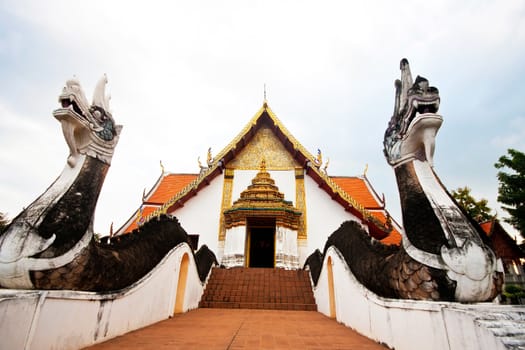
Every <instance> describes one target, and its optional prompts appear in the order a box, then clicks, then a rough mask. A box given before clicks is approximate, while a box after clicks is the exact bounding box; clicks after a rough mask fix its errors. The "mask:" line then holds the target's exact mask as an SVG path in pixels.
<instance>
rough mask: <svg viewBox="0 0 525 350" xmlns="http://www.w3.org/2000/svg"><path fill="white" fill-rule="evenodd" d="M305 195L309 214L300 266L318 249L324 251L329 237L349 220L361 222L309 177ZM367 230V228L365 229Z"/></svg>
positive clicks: (300, 255) (306, 179)
mask: <svg viewBox="0 0 525 350" xmlns="http://www.w3.org/2000/svg"><path fill="white" fill-rule="evenodd" d="M304 179H305V181H304V184H305V192H306V193H305V195H306V213H307V223H306V225H307V237H308V243H307V245H306V247H300V249H301V251H300V252H299V266H301V267H302V266H303V265H304V262H305V260H306V258H308V256H310V254H312V253H313V252H314V251H315V250H316V249H319V250H320V251H321V252H322V251H323V248H324V245H325V243H326V240H327V239H328V236H330V235H331V234H332V233H333V232H334V231H335V230H337V229H338V228H339V226H341V224H342V223H343V222H345V221H348V220H354V221H358V222H361V220H359V219H358V218H357V217H356V216H355V215H353V214H351V213H350V212H347V211H346V210H344V208H343V207H341V205H340V204H338V203H337V202H336V201H334V200H333V199H332V198H331V197H330V196H329V195H328V193H326V192H325V191H324V190H323V189H321V188H319V185H318V184H317V183H316V182H315V181H314V180H313V179H312V178H311V177H309V176H308V175H305V178H304ZM364 229H365V230H367V228H364Z"/></svg>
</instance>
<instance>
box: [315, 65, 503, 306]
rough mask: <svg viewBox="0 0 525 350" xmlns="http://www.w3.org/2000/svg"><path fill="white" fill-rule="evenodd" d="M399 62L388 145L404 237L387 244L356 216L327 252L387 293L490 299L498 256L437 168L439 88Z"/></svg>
mask: <svg viewBox="0 0 525 350" xmlns="http://www.w3.org/2000/svg"><path fill="white" fill-rule="evenodd" d="M400 68H401V79H400V80H396V83H395V86H396V97H395V107H394V114H393V116H392V118H391V120H390V122H389V124H388V128H387V130H386V132H385V137H384V142H383V145H384V153H385V157H386V159H387V161H388V163H389V164H390V165H391V166H392V167H393V168H394V172H395V175H396V180H397V184H398V188H399V193H400V200H401V209H402V215H403V226H404V229H405V235H403V237H402V245H401V246H400V247H397V246H384V245H382V244H381V243H379V242H377V241H373V240H371V239H370V238H369V236H368V235H367V234H366V232H365V231H364V230H363V229H362V227H361V226H360V225H359V224H358V223H355V222H346V223H343V224H342V225H341V227H340V228H339V229H338V230H337V231H336V232H334V233H333V234H332V235H331V236H330V237H329V239H328V241H327V243H326V245H325V253H326V250H327V249H328V248H329V247H330V246H335V247H337V248H338V249H339V251H340V252H341V253H342V254H343V256H344V258H345V260H346V261H347V263H348V265H349V267H350V269H351V270H352V272H353V273H354V275H355V276H356V278H357V279H358V280H359V281H360V283H362V284H363V285H364V286H366V287H367V288H368V289H370V290H372V291H373V292H375V293H377V294H379V295H381V296H384V297H390V298H404V299H418V300H436V301H437V300H446V301H461V302H478V301H489V300H492V299H494V298H495V297H496V296H497V295H498V294H499V293H500V292H501V286H502V283H503V268H502V264H501V261H500V260H499V259H498V258H497V257H496V256H495V254H494V252H493V251H492V250H491V248H490V243H489V242H488V239H487V238H486V235H485V234H484V232H483V231H482V230H481V228H480V226H479V225H478V224H477V223H476V222H474V221H473V220H472V219H471V218H470V217H469V216H468V215H467V214H466V213H465V212H464V211H463V210H462V209H460V207H459V206H458V205H457V203H456V201H455V200H454V199H453V198H452V196H451V195H450V194H449V193H448V191H447V190H446V188H445V187H444V186H443V184H442V183H441V181H440V180H439V178H438V176H437V175H436V173H435V171H434V167H433V156H434V150H435V139H436V134H437V132H438V130H439V128H440V127H441V124H442V122H443V118H442V117H441V116H440V115H438V114H437V112H438V109H439V104H440V97H439V91H438V89H437V88H435V87H432V86H429V82H428V80H427V79H425V78H422V77H420V76H418V77H417V78H416V79H415V81H413V80H412V75H411V72H410V68H409V64H408V61H407V60H406V59H403V60H402V61H401V64H400ZM321 258H322V254H320V252H318V253H317V254H314V255H312V256H311V257H310V258H309V261H307V264H310V265H319V261H320V259H321ZM315 270H317V271H318V268H316V269H315Z"/></svg>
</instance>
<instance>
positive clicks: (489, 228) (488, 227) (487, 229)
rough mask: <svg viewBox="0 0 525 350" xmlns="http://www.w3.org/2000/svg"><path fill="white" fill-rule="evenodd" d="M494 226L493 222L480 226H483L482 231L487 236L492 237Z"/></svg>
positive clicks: (483, 223)
mask: <svg viewBox="0 0 525 350" xmlns="http://www.w3.org/2000/svg"><path fill="white" fill-rule="evenodd" d="M493 224H494V221H493V220H490V221H485V222H482V223H481V224H479V226H481V229H482V230H483V231H484V232H485V233H486V234H487V236H490V234H491V233H492V225H493Z"/></svg>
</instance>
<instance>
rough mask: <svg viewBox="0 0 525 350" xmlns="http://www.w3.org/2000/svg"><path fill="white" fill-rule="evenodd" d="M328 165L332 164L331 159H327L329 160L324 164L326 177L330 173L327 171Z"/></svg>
mask: <svg viewBox="0 0 525 350" xmlns="http://www.w3.org/2000/svg"><path fill="white" fill-rule="evenodd" d="M328 164H330V158H327V159H326V163H325V164H324V167H323V172H324V173H325V174H326V175H328V171H327V169H328Z"/></svg>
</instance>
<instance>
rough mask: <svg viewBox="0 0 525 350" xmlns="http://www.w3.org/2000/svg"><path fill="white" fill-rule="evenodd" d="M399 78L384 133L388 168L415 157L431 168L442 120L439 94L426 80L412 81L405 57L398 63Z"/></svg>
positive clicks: (418, 78)
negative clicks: (436, 137) (392, 108)
mask: <svg viewBox="0 0 525 350" xmlns="http://www.w3.org/2000/svg"><path fill="white" fill-rule="evenodd" d="M400 69H401V79H398V80H396V82H395V87H396V98H395V106H394V114H393V116H392V118H391V119H390V122H389V124H388V128H387V130H386V131H385V138H384V141H383V145H384V149H383V151H384V153H385V157H386V158H387V161H388V163H389V164H390V165H392V166H394V167H395V166H397V165H400V164H402V163H404V162H406V161H409V160H411V159H414V158H417V159H420V160H426V161H428V162H429V163H430V165H432V162H433V156H434V144H435V136H436V134H437V131H438V130H439V127H440V126H441V123H442V122H443V118H442V117H441V116H440V115H438V114H436V113H437V111H438V109H439V102H440V98H439V91H438V89H437V88H435V87H433V86H430V85H429V83H428V80H427V79H425V78H423V77H420V76H417V77H416V80H415V81H413V80H412V74H411V73H410V67H409V65H408V61H407V59H406V58H404V59H402V60H401V63H400Z"/></svg>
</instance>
